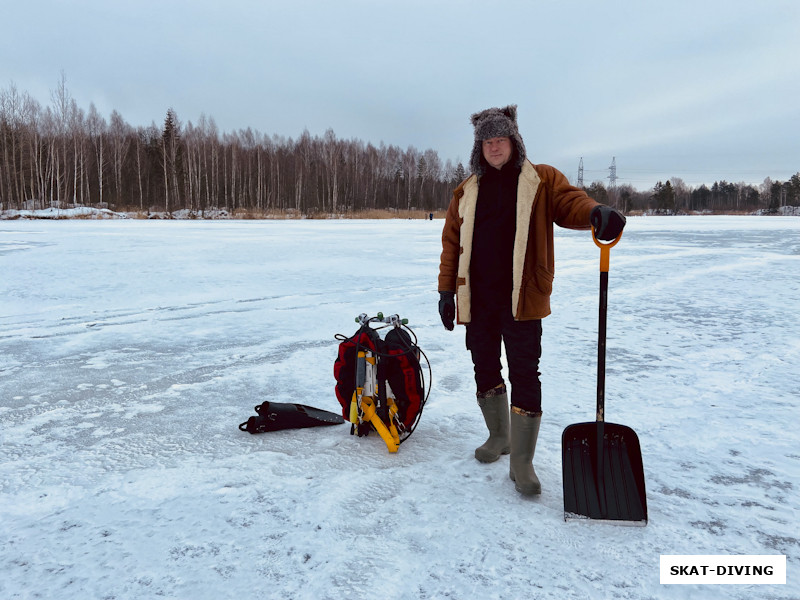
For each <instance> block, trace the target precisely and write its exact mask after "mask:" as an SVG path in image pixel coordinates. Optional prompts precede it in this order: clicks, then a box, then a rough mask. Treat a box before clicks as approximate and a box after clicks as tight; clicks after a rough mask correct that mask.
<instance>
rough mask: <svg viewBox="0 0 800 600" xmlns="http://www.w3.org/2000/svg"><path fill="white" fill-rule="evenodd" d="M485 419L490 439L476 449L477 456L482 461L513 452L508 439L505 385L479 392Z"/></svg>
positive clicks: (480, 404) (492, 459)
mask: <svg viewBox="0 0 800 600" xmlns="http://www.w3.org/2000/svg"><path fill="white" fill-rule="evenodd" d="M478 406H480V407H481V412H482V413H483V420H484V421H485V422H486V427H487V428H488V429H489V439H488V440H486V441H485V442H484V444H483V445H482V446H479V447H478V448H476V449H475V458H477V459H478V460H479V461H480V462H482V463H490V462H494V461H496V460H497V459H498V458H500V456H501V455H503V454H508V453H509V452H511V446H510V445H509V440H508V394H507V393H506V388H505V386H502V387H501V386H498V387H496V388H492V389H491V390H489V391H488V392H484V393H482V394H478Z"/></svg>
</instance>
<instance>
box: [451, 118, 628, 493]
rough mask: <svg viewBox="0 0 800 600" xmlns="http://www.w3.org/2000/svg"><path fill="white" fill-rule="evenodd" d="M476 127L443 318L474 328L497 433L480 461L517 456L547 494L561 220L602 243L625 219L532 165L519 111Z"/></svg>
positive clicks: (523, 484) (469, 336)
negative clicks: (540, 469)
mask: <svg viewBox="0 0 800 600" xmlns="http://www.w3.org/2000/svg"><path fill="white" fill-rule="evenodd" d="M472 124H473V126H474V128H475V145H474V147H473V150H472V156H471V158H470V168H471V170H472V175H471V176H470V177H468V178H467V179H466V180H465V181H464V182H462V183H461V185H459V186H458V188H456V190H455V191H454V193H453V199H452V201H451V202H450V207H449V209H448V211H447V217H446V219H445V225H444V230H443V232H442V255H441V262H440V266H439V296H440V299H439V314H440V316H441V318H442V323H443V324H444V326H445V328H447V329H448V330H452V329H453V327H454V320H455V318H456V315H458V322H459V323H462V324H464V325H466V328H467V331H466V342H467V348H468V349H469V350H470V352H471V354H472V362H473V364H474V366H475V383H476V386H477V397H478V405H479V406H480V409H481V412H482V413H483V418H484V421H485V422H486V426H487V428H488V429H489V439H487V440H486V442H485V443H484V444H483V445H482V446H480V447H479V448H477V449H476V450H475V458H477V459H478V460H479V461H481V462H486V463H488V462H494V461H496V460H497V459H499V458H500V456H501V455H503V454H509V453H510V454H511V457H510V477H511V479H512V480H513V481H514V482H515V487H516V489H517V491H519V492H520V493H522V494H525V495H532V494H540V493H541V490H542V488H541V484H540V482H539V479H538V478H537V477H536V472H535V471H534V469H533V455H534V451H535V449H536V439H537V437H538V435H539V425H540V423H541V420H542V396H541V383H540V381H539V371H538V369H539V358H540V356H541V337H542V322H541V320H542V319H543V318H544V317H546V316H547V315H549V314H550V293H551V290H552V285H553V275H554V272H555V271H554V267H555V264H554V258H553V223H556V224H557V225H559V226H561V227H566V228H569V229H589V228H590V227H591V226H592V225H593V226H594V227H595V233H596V235H597V237H598V239H602V240H613V239H615V238H616V237H617V236H618V235H619V234H620V233H621V232H622V228H623V227H624V226H625V217H624V216H623V215H622V214H621V213H619V212H618V211H616V210H614V209H612V208H610V207H608V206H603V205H601V204H598V203H597V202H595V201H594V200H592V199H591V198H589V196H587V195H586V193H585V192H584V191H583V190H581V189H579V188H576V187H573V186H571V185H570V184H569V182H568V181H567V178H566V177H565V176H564V175H563V174H562V173H560V172H559V171H558V170H556V169H554V168H553V167H551V166H548V165H534V164H533V163H531V162H530V161H529V160H527V157H526V154H525V146H524V144H523V143H522V137H521V136H520V134H519V130H518V127H517V107H516V105H512V106H507V107H505V108H502V109H501V108H490V109H487V110H484V111H482V112H479V113H476V114H474V115H472ZM456 307H457V310H456ZM501 341H502V342H503V343H504V344H505V349H506V357H507V360H508V371H509V373H508V375H509V381H510V383H511V412H510V415H509V401H508V393H507V391H506V386H505V382H504V381H503V376H502V374H501V364H500V343H501Z"/></svg>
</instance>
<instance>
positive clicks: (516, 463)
mask: <svg viewBox="0 0 800 600" xmlns="http://www.w3.org/2000/svg"><path fill="white" fill-rule="evenodd" d="M541 422H542V413H540V412H539V413H531V412H527V411H524V410H521V409H518V408H516V407H513V408H512V409H511V461H510V463H511V470H510V472H509V475H510V477H511V481H513V482H514V483H515V487H516V488H517V491H518V492H519V493H520V494H524V495H526V496H533V495H536V494H541V493H542V484H541V483H539V478H538V477H536V471H534V470H533V454H534V452H535V451H536V438H538V437H539V425H540V424H541Z"/></svg>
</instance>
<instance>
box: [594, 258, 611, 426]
mask: <svg viewBox="0 0 800 600" xmlns="http://www.w3.org/2000/svg"><path fill="white" fill-rule="evenodd" d="M607 316H608V271H601V272H600V314H599V319H598V324H597V331H598V335H597V420H598V421H605V401H606V324H607V320H608V319H607Z"/></svg>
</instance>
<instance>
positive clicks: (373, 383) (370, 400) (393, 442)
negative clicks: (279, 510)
mask: <svg viewBox="0 0 800 600" xmlns="http://www.w3.org/2000/svg"><path fill="white" fill-rule="evenodd" d="M358 360H359V361H361V360H363V361H364V364H365V366H366V377H365V381H364V387H357V388H356V389H355V391H354V392H353V398H352V400H351V401H350V422H351V423H352V424H353V425H354V426H355V427H358V426H359V424H361V423H369V424H370V425H372V428H373V429H374V430H375V431H376V432H377V433H378V435H379V436H381V439H382V440H383V441H384V442H385V443H386V447H387V448H388V449H389V452H397V449H398V448H399V447H400V434H399V433H398V431H397V426H396V425H395V420H396V416H397V404H396V403H395V399H394V395H393V394H392V392H391V388H390V387H389V384H388V383H387V384H386V388H387V389H386V403H387V405H388V406H389V426H388V427H387V426H386V423H384V422H383V421H382V420H381V418H380V417H379V416H378V409H377V404H376V401H375V398H377V396H378V383H377V382H378V378H377V377H376V371H377V361H376V358H375V356H374V355H373V354H372V352H370V351H368V350H367V351H363V350H362V351H359V352H358Z"/></svg>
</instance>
